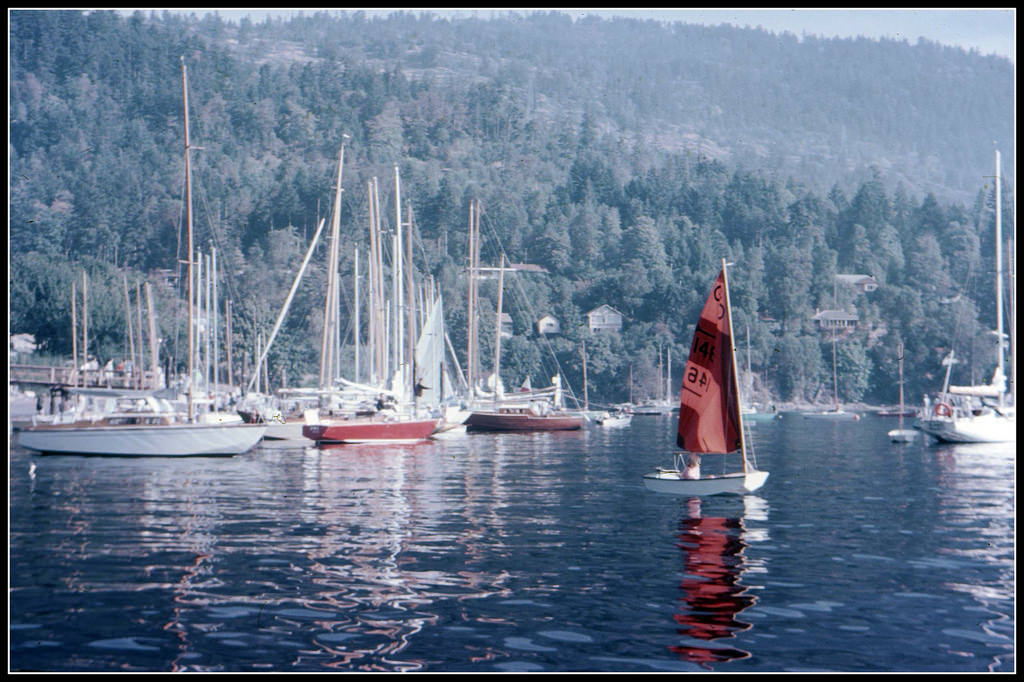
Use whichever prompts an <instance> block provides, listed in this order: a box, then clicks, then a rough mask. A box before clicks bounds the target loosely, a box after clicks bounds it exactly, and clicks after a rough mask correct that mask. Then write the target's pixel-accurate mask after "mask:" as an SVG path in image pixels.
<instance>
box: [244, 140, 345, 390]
mask: <svg viewBox="0 0 1024 682" xmlns="http://www.w3.org/2000/svg"><path fill="white" fill-rule="evenodd" d="M346 138H348V135H342V141H341V151H340V152H339V158H338V180H337V183H336V184H335V186H334V212H333V213H332V214H331V246H330V250H329V252H328V261H329V262H328V266H327V301H326V303H325V305H324V329H323V334H322V335H321V338H320V388H321V389H327V388H330V387H331V385H332V384H333V383H334V339H335V333H336V332H335V328H336V326H337V319H336V318H337V307H338V305H337V303H338V302H337V298H336V288H337V284H336V283H337V277H338V238H339V236H338V233H339V231H340V226H341V173H342V170H343V169H344V167H345V139H346ZM256 371H260V369H259V367H258V366H257V368H256Z"/></svg>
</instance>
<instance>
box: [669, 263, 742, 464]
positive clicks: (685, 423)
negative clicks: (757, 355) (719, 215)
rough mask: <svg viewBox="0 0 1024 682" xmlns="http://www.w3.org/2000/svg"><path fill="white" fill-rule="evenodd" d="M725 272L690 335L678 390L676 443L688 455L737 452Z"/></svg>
mask: <svg viewBox="0 0 1024 682" xmlns="http://www.w3.org/2000/svg"><path fill="white" fill-rule="evenodd" d="M725 286H726V285H725V273H724V272H722V273H720V274H719V275H718V279H717V280H716V281H715V286H714V288H712V290H711V295H710V296H708V300H707V302H706V303H705V304H704V310H703V311H702V312H701V314H700V320H699V321H698V322H697V328H696V330H695V331H694V333H693V344H692V345H691V346H690V358H689V360H687V361H686V370H685V371H684V372H683V387H682V389H681V390H680V403H679V432H678V434H677V436H676V443H677V444H678V445H679V447H681V448H683V449H684V450H688V451H689V452H700V453H705V452H717V453H725V452H734V451H736V450H739V449H740V407H739V396H738V395H737V394H736V382H735V381H734V380H733V361H732V338H731V336H730V324H729V305H728V300H727V298H728V294H727V292H726V289H725Z"/></svg>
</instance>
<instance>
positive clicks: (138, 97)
mask: <svg viewBox="0 0 1024 682" xmlns="http://www.w3.org/2000/svg"><path fill="white" fill-rule="evenodd" d="M9 16H10V34H9V53H10V71H9V85H10V88H9V91H10V110H9V111H10V114H9V116H10V119H9V139H10V142H9V148H8V149H9V164H10V166H9V171H10V188H9V225H10V228H9V229H10V232H9V249H10V251H9V261H10V263H9V264H10V269H9V272H10V274H9V308H10V310H9V313H10V331H11V332H12V333H21V332H23V333H30V334H34V335H35V337H36V339H37V341H38V342H40V343H41V344H42V347H43V349H44V350H45V351H46V352H49V353H51V354H62V355H66V356H70V353H71V333H70V332H71V328H72V323H71V286H72V283H73V282H80V281H81V275H82V272H83V271H85V272H87V273H88V276H89V316H90V317H89V333H90V338H91V339H92V340H91V341H90V352H91V353H92V354H94V355H96V356H97V357H98V358H99V359H100V360H101V361H105V360H106V359H108V358H115V357H122V356H123V355H124V354H125V352H126V348H127V341H126V332H125V324H126V322H125V296H124V293H123V290H124V281H125V280H124V278H125V277H127V281H128V284H129V287H128V288H129V290H130V291H131V292H134V291H135V286H136V284H137V283H138V282H140V281H146V280H148V281H150V282H152V283H153V285H154V287H155V292H156V298H157V300H156V308H157V315H158V318H159V327H160V331H159V335H160V336H161V338H162V345H161V353H162V357H163V358H164V359H165V360H166V361H168V362H172V363H173V364H175V365H176V366H179V367H180V365H181V364H182V363H183V360H182V358H183V356H184V351H183V349H182V347H181V346H182V343H183V341H182V336H183V332H182V327H183V321H182V320H183V305H182V303H181V300H182V292H181V291H180V288H181V287H180V286H179V283H180V281H181V278H180V276H177V275H176V273H179V272H180V270H181V265H180V263H181V261H182V259H183V258H184V257H185V252H184V246H183V239H184V236H183V213H184V209H183V205H184V204H183V185H184V130H183V127H184V126H183V108H182V85H181V57H184V62H185V64H186V65H187V67H188V76H189V105H190V118H191V125H192V130H191V137H192V143H193V145H194V146H196V147H198V149H197V150H196V151H194V152H193V154H192V158H193V171H194V176H193V177H194V183H195V197H194V206H195V211H196V216H197V217H196V233H195V239H196V244H197V246H198V248H200V249H201V250H203V251H204V252H206V253H209V252H210V251H211V250H212V249H214V248H215V249H216V250H217V258H218V261H219V262H220V263H221V264H222V269H223V272H224V273H225V274H224V278H223V283H222V285H221V286H222V295H223V296H224V297H226V298H230V299H232V304H233V307H232V310H233V324H234V336H235V342H236V344H237V347H236V350H235V357H236V360H237V362H238V364H239V368H241V362H242V361H241V359H240V358H242V356H243V352H242V351H243V349H244V350H245V352H246V353H248V355H249V357H250V358H251V357H252V354H253V353H254V351H255V344H256V332H257V331H262V332H263V333H264V334H265V333H267V331H268V330H269V328H270V327H271V325H272V324H273V322H274V320H275V318H276V316H277V314H278V311H279V309H280V307H281V305H282V303H283V302H284V300H285V297H286V295H287V293H288V291H289V287H290V286H291V284H292V281H293V278H294V276H295V273H296V272H297V271H298V268H299V264H300V263H301V261H302V259H303V256H304V255H305V252H306V249H307V248H308V245H309V242H310V240H311V238H312V236H313V233H314V230H315V228H316V225H317V223H318V221H319V219H320V218H322V217H324V216H325V215H329V212H330V210H331V206H330V202H331V201H332V197H333V192H332V183H333V181H334V176H335V174H336V172H337V170H336V169H337V158H338V150H339V147H340V145H341V140H342V136H343V134H347V135H349V136H350V139H349V141H348V144H347V146H346V157H345V171H344V188H345V194H344V199H343V202H342V225H343V235H342V244H341V247H340V249H341V253H342V255H343V264H342V272H343V282H342V286H343V288H344V291H345V294H346V296H347V299H346V300H347V301H348V304H347V305H348V306H349V310H350V311H351V307H352V305H353V303H352V296H353V293H354V291H355V282H354V278H353V267H352V266H353V254H354V250H355V249H356V248H359V249H362V250H364V252H365V249H366V246H365V244H366V243H367V236H366V235H367V225H368V218H367V216H368V199H367V196H368V195H367V189H366V188H367V183H368V181H370V180H371V179H372V178H374V177H376V178H378V179H379V182H380V187H381V189H382V191H383V192H384V195H385V196H384V197H382V204H383V205H390V204H389V203H388V202H389V201H393V199H387V198H386V197H387V195H388V194H389V193H392V192H393V191H394V180H393V178H394V167H395V166H398V167H399V169H400V171H401V178H402V197H403V198H404V199H407V200H408V202H409V207H410V210H411V221H412V226H413V228H412V229H413V232H414V235H415V249H416V250H415V253H414V261H415V265H416V268H417V270H418V271H419V273H420V275H419V276H420V277H422V278H424V279H426V278H432V279H433V281H435V282H436V283H437V284H438V285H439V286H440V289H441V291H442V292H443V293H444V296H445V301H446V314H447V324H448V328H449V332H450V334H451V339H452V343H453V344H454V346H455V348H456V349H458V350H459V351H460V352H464V349H465V338H466V317H467V313H466V310H465V307H466V306H465V301H466V288H467V282H466V263H467V234H468V222H469V205H470V202H471V201H473V200H479V201H480V202H481V204H482V206H483V216H482V221H481V223H482V231H483V236H484V247H483V254H482V260H483V262H484V264H497V262H498V259H499V256H500V254H501V253H502V252H504V253H505V254H506V255H507V257H508V259H509V260H510V261H511V262H514V263H530V264H534V265H538V266H541V267H542V268H544V270H545V271H544V272H533V271H524V272H519V273H517V274H515V275H513V276H510V277H509V278H508V279H509V282H508V283H507V288H506V294H505V297H504V301H505V303H504V307H505V309H506V311H507V312H509V313H510V314H511V316H512V319H513V326H514V332H515V334H514V336H513V337H512V338H511V339H507V340H505V341H503V342H502V349H503V360H502V363H503V364H502V374H503V379H504V381H505V384H506V385H511V386H515V385H519V383H521V382H522V381H523V379H525V378H526V377H530V379H531V381H532V383H533V385H535V386H537V385H546V384H547V380H548V378H549V377H550V376H551V375H552V374H553V373H554V372H555V371H559V370H560V371H562V372H564V374H565V375H566V378H567V380H568V382H569V385H570V386H571V387H572V388H573V389H574V390H575V391H576V393H577V394H579V393H580V392H581V388H582V359H581V358H582V355H581V350H582V346H583V344H584V341H585V344H586V356H587V372H588V385H589V394H590V397H591V400H592V401H595V400H599V401H609V402H610V401H620V400H626V399H628V398H629V397H631V396H632V397H633V398H634V399H640V398H643V397H645V396H654V395H656V394H657V393H658V389H657V386H658V371H659V370H658V367H659V362H660V361H661V360H662V359H664V358H665V357H667V355H668V351H669V350H671V358H672V365H673V367H672V371H673V374H674V375H675V376H676V377H678V376H679V374H680V372H681V370H682V366H683V365H684V364H685V354H686V352H687V351H688V348H689V341H690V336H691V334H692V330H693V322H694V320H695V318H696V315H697V314H698V313H699V310H700V308H701V306H702V305H703V302H704V297H705V296H706V294H707V291H708V289H709V286H710V284H711V282H712V281H713V279H714V276H715V274H716V273H717V270H718V268H719V266H720V262H721V259H722V258H726V259H728V260H729V261H730V262H731V263H734V264H735V265H734V266H733V267H732V268H731V274H730V279H731V288H732V290H733V292H732V299H733V304H734V307H735V309H736V313H735V320H734V325H735V329H736V332H737V335H738V337H739V339H738V343H739V347H740V348H741V350H742V351H744V357H743V362H744V364H746V362H747V357H746V354H745V353H746V351H748V350H749V365H750V367H751V369H752V373H753V374H754V375H755V388H756V390H757V391H758V393H759V395H760V397H761V398H767V397H769V396H770V397H773V398H774V399H776V400H803V401H806V400H814V399H818V400H821V401H824V400H826V399H830V398H831V386H832V344H831V337H829V336H828V335H827V334H826V333H825V332H823V331H821V330H820V329H819V328H818V323H817V322H816V321H815V320H814V319H813V318H814V315H815V313H816V312H817V311H819V310H825V309H842V310H845V311H847V312H851V313H856V315H857V317H858V322H857V326H856V329H855V330H853V331H851V332H846V333H844V334H843V335H842V337H841V339H840V341H839V343H838V344H837V347H838V366H839V376H840V382H839V390H840V399H841V400H844V401H861V400H863V401H872V402H877V403H883V402H884V403H892V402H895V400H896V399H897V381H896V366H897V357H896V348H897V346H898V345H899V344H903V346H904V347H905V349H906V360H905V363H906V364H905V373H906V376H907V391H908V400H914V401H916V400H920V398H921V396H922V393H924V392H930V391H934V390H936V389H937V388H939V387H940V385H941V381H942V376H943V373H944V371H945V370H944V367H943V366H942V363H941V361H942V358H943V357H944V356H945V355H946V354H947V353H948V352H949V350H950V349H951V348H955V349H956V353H957V356H958V358H960V359H961V362H960V364H957V365H955V366H954V369H953V378H954V381H955V382H959V383H969V382H984V381H987V380H988V378H989V376H990V374H991V372H992V369H993V367H994V366H995V361H996V344H995V340H994V336H993V335H992V333H991V330H992V329H994V327H995V297H994V286H995V284H994V281H995V244H994V207H995V202H994V198H995V197H994V192H993V179H992V176H993V174H994V155H995V154H994V147H993V140H996V141H997V145H998V147H999V149H1000V150H1001V151H1002V154H1003V184H1002V187H1003V197H1002V229H1003V236H1004V238H1008V239H1009V238H1012V235H1013V231H1014V225H1013V215H1014V209H1013V205H1014V204H1013V186H1014V183H1013V169H1014V168H1015V166H1014V163H1015V161H1014V157H1013V149H1014V140H1013V137H1012V134H1013V128H1012V125H1013V120H1014V99H1013V83H1014V75H1013V71H1014V70H1013V66H1012V64H1011V63H1010V62H1009V61H1008V60H1005V59H1002V58H997V57H991V56H981V55H979V54H977V53H973V52H972V53H968V52H965V51H963V50H960V49H955V48H949V47H944V46H941V45H937V44H933V43H928V42H923V41H922V42H919V43H917V44H914V45H910V44H908V43H906V42H898V41H887V40H882V41H876V40H867V39H857V40H842V39H822V38H815V37H804V38H798V37H796V36H793V35H788V34H784V35H781V36H780V35H775V34H772V33H768V32H765V31H761V30H753V29H740V28H734V27H730V26H720V27H703V26H691V25H683V24H661V23H657V22H653V21H647V22H645V21H639V20H635V19H615V20H604V19H597V18H583V19H578V20H576V21H573V20H572V19H571V18H570V17H569V16H567V15H565V14H561V13H555V12H550V13H531V14H522V15H517V14H509V15H508V16H504V17H498V18H492V19H487V20H482V19H475V18H468V17H467V18H462V19H441V18H437V17H430V16H420V15H414V14H412V13H396V14H392V15H389V16H387V17H370V16H367V15H365V14H363V13H360V12H340V13H325V12H321V13H315V14H308V15H304V16H299V17H295V18H291V19H288V20H280V19H277V20H268V21H266V22H261V23H252V22H249V21H247V20H243V21H242V22H241V23H231V22H226V21H223V20H221V19H220V18H218V17H216V16H214V15H210V16H205V17H203V18H202V19H199V18H196V17H194V16H186V15H183V14H178V13H175V14H171V13H160V14H156V13H154V14H148V13H141V12H136V13H134V14H126V13H118V12H112V11H93V12H79V11H12V12H10V15H9ZM385 223H387V224H390V225H393V224H394V215H393V214H392V215H391V216H390V217H387V216H386V217H385ZM326 251H327V245H326V243H325V242H323V241H322V242H321V243H320V246H319V248H318V250H317V252H316V254H315V255H314V257H313V259H312V262H311V266H310V270H309V272H307V275H306V277H305V278H304V280H303V283H302V285H301V287H299V289H298V291H297V295H296V299H295V302H294V303H293V304H292V308H291V313H290V315H289V317H288V318H287V320H286V324H285V326H284V328H283V329H282V332H281V334H280V335H279V336H278V339H277V341H275V345H274V349H273V352H272V353H271V355H270V358H269V364H270V374H271V378H272V381H273V382H275V383H280V382H283V381H287V382H289V383H293V384H294V383H296V382H299V381H302V380H304V379H305V380H307V381H312V379H310V377H313V376H315V375H316V371H317V370H316V367H317V362H318V357H319V339H320V329H321V327H322V323H323V296H324V286H325V281H326V273H325V268H326V263H325V261H326V256H325V254H326ZM1004 253H1012V250H1009V249H1006V248H1004ZM837 274H863V275H869V276H871V277H873V278H874V279H875V280H876V281H877V283H878V285H879V286H878V288H877V289H876V290H874V291H870V292H867V293H857V291H856V290H855V289H852V288H850V287H848V286H845V285H843V284H842V283H841V282H840V283H837V282H838V280H837V279H836V275H837ZM482 294H483V297H484V300H483V301H482V307H483V312H482V315H483V319H484V320H493V319H494V317H493V316H494V312H495V306H496V301H497V291H496V286H495V284H494V283H493V281H492V282H489V283H485V286H484V287H483V291H482ZM134 295H135V294H134V293H131V294H130V298H132V299H134ZM1005 300H1006V299H1004V301H1005ZM602 304H608V305H611V306H612V307H614V308H615V309H617V310H618V311H620V312H621V313H622V314H623V315H624V318H625V322H624V326H623V328H622V331H621V333H618V334H615V333H612V334H589V333H587V332H586V330H585V327H584V324H585V320H586V313H587V312H588V311H590V310H592V309H594V308H596V307H598V306H600V305H602ZM1007 312H1009V309H1008V310H1007ZM545 314H551V315H553V316H555V317H556V318H557V319H558V320H559V321H560V322H561V326H562V334H561V335H559V336H556V337H553V338H541V337H538V335H537V334H536V331H535V330H536V327H535V323H536V321H537V320H538V319H539V318H540V317H541V316H542V315H545ZM488 327H489V325H487V324H485V325H483V329H482V330H481V332H482V334H483V344H484V350H485V352H484V357H490V356H489V355H487V354H486V352H487V351H486V349H487V346H488V345H489V344H492V343H493V336H494V334H493V330H490V329H488ZM1009 328H1011V329H1012V325H1010V326H1009ZM352 332H353V330H352V328H351V323H350V327H349V330H348V342H349V343H351V342H352V338H353V334H352ZM748 339H749V342H748ZM222 357H223V355H222ZM460 360H461V361H463V362H464V357H463V358H460ZM250 361H251V360H250ZM350 361H351V360H350ZM487 364H489V363H486V362H485V365H487ZM630 377H632V385H631V384H630ZM676 385H678V379H677V381H676Z"/></svg>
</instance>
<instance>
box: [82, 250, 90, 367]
mask: <svg viewBox="0 0 1024 682" xmlns="http://www.w3.org/2000/svg"><path fill="white" fill-rule="evenodd" d="M88 364H89V279H88V277H86V274H85V270H82V386H88V385H89V370H88V369H86V365H88Z"/></svg>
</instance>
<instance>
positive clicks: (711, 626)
mask: <svg viewBox="0 0 1024 682" xmlns="http://www.w3.org/2000/svg"><path fill="white" fill-rule="evenodd" d="M679 530H680V532H679V536H678V537H679V544H678V546H679V548H680V549H682V550H683V556H684V568H685V575H684V577H683V580H682V582H681V583H680V585H679V588H680V591H681V592H682V596H681V597H680V598H679V602H680V610H679V612H678V613H676V614H675V615H674V616H673V618H674V619H675V621H676V622H677V623H678V624H679V625H681V626H682V627H681V628H680V629H679V630H678V632H679V634H680V635H683V636H684V637H685V638H686V640H685V641H684V642H683V643H681V644H678V645H676V646H672V647H669V650H670V651H672V652H673V653H675V654H677V655H678V656H679V657H680V658H682V659H684V660H687V661H690V662H692V663H698V664H700V665H702V666H703V667H705V668H708V669H710V668H711V664H712V663H723V662H728V661H734V660H738V659H743V658H748V657H749V656H750V652H749V651H744V650H742V649H738V648H735V647H729V646H718V645H712V644H711V643H712V642H714V641H715V640H719V639H727V638H732V637H735V636H736V633H737V632H743V631H745V630H749V629H750V628H751V624H750V623H747V622H744V621H741V620H739V619H738V618H737V616H738V615H739V614H740V613H741V612H742V611H744V610H745V609H747V608H749V607H750V606H751V605H753V604H754V602H755V601H756V597H754V596H753V595H750V594H748V593H747V592H748V587H747V586H745V585H743V584H742V583H741V582H740V578H741V576H742V574H743V573H744V571H745V568H746V566H745V563H746V560H745V557H744V550H745V549H746V547H747V546H748V545H747V541H746V539H745V537H746V529H745V527H744V524H743V518H742V517H740V518H727V517H724V516H704V515H702V513H701V501H700V499H698V498H693V499H691V500H689V501H688V503H687V516H686V518H684V519H683V520H682V521H681V522H680V524H679Z"/></svg>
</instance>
